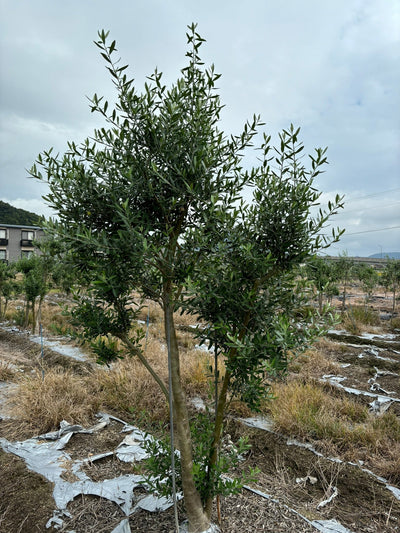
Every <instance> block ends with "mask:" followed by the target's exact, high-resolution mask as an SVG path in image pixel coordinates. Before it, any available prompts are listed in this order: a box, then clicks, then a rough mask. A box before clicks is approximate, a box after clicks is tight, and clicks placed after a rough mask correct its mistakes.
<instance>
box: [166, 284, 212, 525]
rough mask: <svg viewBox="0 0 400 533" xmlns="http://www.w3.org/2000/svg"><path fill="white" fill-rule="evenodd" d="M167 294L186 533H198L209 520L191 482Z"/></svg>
mask: <svg viewBox="0 0 400 533" xmlns="http://www.w3.org/2000/svg"><path fill="white" fill-rule="evenodd" d="M170 296H171V291H169V290H167V291H165V292H164V302H163V303H164V327H165V337H166V340H167V345H168V356H169V357H170V358H171V360H170V361H171V362H170V364H171V367H170V368H171V381H172V396H173V412H174V418H175V421H174V426H175V430H176V435H177V437H178V448H179V451H180V454H181V468H182V487H183V495H184V498H185V507H186V512H187V517H188V521H189V533H201V532H202V531H206V530H207V529H208V528H209V527H210V520H209V518H208V517H207V515H206V513H205V512H204V510H203V505H202V502H201V497H200V494H199V492H198V490H197V489H196V486H195V482H194V479H193V454H192V437H191V433H190V425H189V415H188V411H187V405H186V398H185V393H184V391H183V388H182V383H181V378H180V362H179V348H178V343H177V339H176V332H175V326H174V317H173V308H172V305H171V303H170Z"/></svg>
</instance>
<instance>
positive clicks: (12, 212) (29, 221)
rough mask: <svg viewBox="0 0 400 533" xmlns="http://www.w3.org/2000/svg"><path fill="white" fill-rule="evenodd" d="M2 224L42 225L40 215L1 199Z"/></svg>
mask: <svg viewBox="0 0 400 533" xmlns="http://www.w3.org/2000/svg"><path fill="white" fill-rule="evenodd" d="M0 224H15V225H16V226H19V225H21V226H40V216H39V215H36V214H35V213H30V212H29V211H25V209H18V208H17V207H13V206H12V205H10V204H7V203H6V202H2V201H1V200H0Z"/></svg>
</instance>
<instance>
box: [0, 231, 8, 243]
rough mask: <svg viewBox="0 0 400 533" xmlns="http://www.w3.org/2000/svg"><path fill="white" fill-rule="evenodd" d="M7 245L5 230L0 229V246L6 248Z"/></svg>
mask: <svg viewBox="0 0 400 533" xmlns="http://www.w3.org/2000/svg"><path fill="white" fill-rule="evenodd" d="M7 244H8V239H7V230H6V229H3V228H2V229H0V246H7Z"/></svg>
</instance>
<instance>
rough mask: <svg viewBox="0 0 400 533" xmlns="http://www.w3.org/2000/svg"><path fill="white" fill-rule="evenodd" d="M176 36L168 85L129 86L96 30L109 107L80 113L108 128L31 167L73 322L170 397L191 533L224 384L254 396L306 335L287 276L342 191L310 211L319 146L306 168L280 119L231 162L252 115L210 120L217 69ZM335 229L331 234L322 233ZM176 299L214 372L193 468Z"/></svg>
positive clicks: (246, 139) (203, 510) (205, 517)
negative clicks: (113, 99) (147, 343)
mask: <svg viewBox="0 0 400 533" xmlns="http://www.w3.org/2000/svg"><path fill="white" fill-rule="evenodd" d="M187 38H188V44H189V46H188V52H187V54H186V55H187V58H188V65H187V66H186V67H185V68H183V70H182V72H181V77H180V78H179V79H178V80H177V81H176V83H175V84H173V85H172V86H171V87H170V88H167V87H166V86H165V85H164V84H163V82H162V75H161V74H160V73H159V72H158V71H155V72H154V74H153V75H151V76H150V77H149V78H148V82H147V83H146V84H145V86H144V90H143V92H141V93H139V92H137V91H136V89H135V86H134V81H133V80H132V79H129V78H128V77H127V74H126V72H125V71H126V68H127V66H125V65H123V66H121V65H120V63H119V60H118V58H117V59H115V53H116V43H115V41H113V42H111V43H110V44H108V34H107V33H106V32H104V31H101V32H99V40H98V41H97V42H96V45H97V46H98V47H99V48H100V50H101V54H102V56H103V58H104V60H105V61H106V66H107V68H108V70H109V72H110V74H111V77H112V80H113V83H114V85H115V88H116V90H117V95H118V99H117V103H116V106H115V107H114V108H113V109H109V105H108V103H107V102H105V101H103V99H102V98H100V97H98V96H97V95H94V97H93V98H92V100H91V109H92V111H94V112H98V113H100V114H101V115H102V116H103V117H104V120H105V123H106V127H104V128H101V129H98V130H95V132H94V137H93V139H86V140H85V141H84V142H83V143H81V144H79V145H77V144H75V143H74V142H71V143H69V149H68V151H67V152H66V153H65V154H64V155H62V156H58V155H53V153H52V151H51V150H49V151H45V152H43V153H42V154H40V155H39V156H38V159H37V162H36V164H35V165H34V166H33V168H32V170H31V175H32V176H35V177H37V178H38V179H40V180H45V181H47V182H48V184H49V189H50V192H49V194H48V195H47V197H46V199H47V201H48V203H49V204H50V205H51V206H52V207H53V209H55V210H56V211H57V213H58V221H57V223H54V224H50V225H49V227H48V232H50V233H53V235H55V236H56V237H57V238H58V239H59V240H60V241H62V242H63V247H64V249H65V250H67V253H66V257H67V258H68V261H69V263H70V264H71V265H73V268H74V272H75V274H76V276H77V280H78V283H79V285H80V286H81V287H84V290H82V291H81V292H80V293H78V295H77V297H78V306H77V308H76V310H75V312H74V316H75V319H77V320H79V321H80V323H81V325H82V327H83V328H84V331H85V332H86V334H87V336H88V337H89V338H96V337H97V336H99V335H112V336H114V337H117V338H119V339H120V340H121V341H122V342H123V343H124V345H125V347H126V349H127V350H128V352H129V353H130V354H131V355H132V356H134V357H138V358H139V359H140V361H141V362H142V363H143V365H145V367H146V368H147V370H148V371H149V372H150V374H151V375H152V377H153V378H154V380H155V381H156V383H157V384H158V386H159V387H160V388H161V390H162V391H163V393H164V394H165V397H166V400H167V401H168V402H169V404H170V407H171V415H173V420H174V425H175V432H176V436H177V447H178V448H179V451H180V454H179V457H180V468H181V471H180V477H181V483H182V490H183V494H184V501H185V506H186V512H187V515H188V520H189V531H191V532H198V531H204V530H207V528H208V527H209V525H210V518H211V509H212V501H213V498H214V496H215V494H217V493H218V492H219V491H222V490H224V487H221V485H220V484H219V483H218V479H217V477H218V473H219V469H218V465H219V463H218V449H219V443H220V440H221V435H222V428H223V419H224V412H225V407H226V404H227V400H228V398H229V395H232V394H238V395H240V396H241V397H242V398H243V399H244V400H245V401H247V402H248V403H249V405H252V406H254V407H257V404H258V401H259V399H260V397H261V395H262V394H263V392H264V390H265V379H266V376H268V375H269V374H271V373H273V372H276V371H279V370H281V369H283V368H285V366H286V361H287V358H288V353H289V352H291V353H295V352H296V351H297V350H301V349H302V348H303V347H304V346H305V345H306V344H307V343H308V342H309V341H310V340H311V337H312V336H313V335H314V334H315V333H316V332H317V330H318V327H319V325H317V324H313V323H312V320H313V318H312V317H307V316H306V317H304V316H303V318H302V314H301V312H300V309H301V305H302V302H303V301H304V300H303V294H302V291H301V288H300V287H299V285H298V282H297V278H296V272H297V267H298V265H299V264H300V263H301V262H303V261H305V260H306V258H308V257H309V256H310V255H313V254H315V253H316V252H317V251H318V250H319V249H321V248H323V247H325V246H328V244H329V238H327V237H326V236H324V235H321V231H322V228H323V227H324V226H325V225H326V223H327V221H328V219H329V217H330V216H331V214H333V213H334V212H335V211H336V209H337V208H338V207H339V205H340V203H341V199H340V198H336V199H335V200H334V202H333V203H332V204H329V205H328V207H327V209H326V210H325V211H322V210H320V211H319V215H318V216H316V217H314V218H313V217H311V216H310V208H311V206H313V205H315V204H317V203H318V199H319V196H320V193H319V192H318V191H317V189H316V187H315V183H314V180H315V178H316V177H317V175H318V174H319V173H320V172H321V167H323V165H324V164H325V163H326V154H325V149H320V148H319V149H317V150H316V151H315V153H314V154H313V155H311V156H310V158H311V159H310V167H309V169H307V168H306V167H305V165H304V163H303V160H302V150H303V145H302V144H301V143H300V142H299V140H298V136H299V129H295V128H294V127H293V126H291V127H290V128H289V129H288V130H285V131H283V132H282V133H281V134H280V138H279V145H278V147H277V148H276V149H274V148H273V147H272V146H271V139H270V137H269V136H264V142H263V143H262V146H261V147H260V149H261V154H262V157H261V161H260V164H259V166H257V167H256V168H253V169H251V170H244V168H243V167H244V163H243V157H244V152H245V150H246V149H247V148H248V147H250V146H251V144H252V141H253V139H254V136H255V134H256V132H257V131H258V128H259V126H260V125H261V122H260V119H259V117H257V116H255V117H253V119H252V121H250V122H248V123H246V124H245V126H244V128H243V131H242V133H241V134H240V135H237V136H226V135H225V134H224V133H223V132H222V131H220V129H219V127H218V122H219V120H220V114H221V109H222V104H221V101H220V99H219V96H218V93H217V90H216V82H217V80H218V78H219V75H218V74H216V73H215V71H214V68H213V67H210V68H206V67H204V65H203V63H202V62H201V60H200V57H199V49H200V46H201V45H202V42H203V41H204V40H203V39H202V38H201V37H200V36H199V35H198V33H197V32H196V26H195V25H192V26H191V27H190V28H189V31H188V33H187ZM244 187H250V188H251V190H252V191H253V202H250V203H247V204H246V203H245V202H244V201H243V200H242V197H243V190H244ZM336 238H337V233H335V231H333V232H332V235H331V237H330V239H331V240H335V239H336ZM134 291H135V293H138V294H140V296H141V297H142V298H149V299H152V300H154V301H155V302H157V303H158V304H159V305H160V306H161V307H162V309H163V313H164V328H165V339H166V344H167V347H168V365H169V382H168V383H165V382H164V381H163V380H162V378H161V377H160V376H159V375H158V374H157V373H156V372H155V370H154V369H153V368H152V366H151V365H150V363H149V362H148V361H147V359H146V357H145V354H144V353H143V351H142V350H141V348H140V339H141V334H140V332H137V330H136V329H135V323H136V321H135V317H136V313H137V309H138V307H139V305H140V302H137V301H134V299H133V296H132V295H133V293H134ZM179 310H180V311H186V312H190V313H195V314H196V315H198V316H200V317H201V318H202V319H203V320H204V323H205V324H206V327H205V328H204V329H201V330H199V331H198V336H199V337H200V338H201V340H202V341H208V342H209V343H210V345H212V346H214V347H216V352H217V357H218V358H221V359H224V362H225V367H226V371H225V373H224V374H223V375H221V376H220V378H219V380H220V386H219V388H218V401H217V405H216V412H215V413H214V414H212V413H210V424H211V426H210V427H211V431H209V432H208V433H207V434H209V441H208V446H206V447H203V451H204V453H203V454H202V459H201V461H200V463H199V460H198V458H197V455H196V454H195V453H194V448H193V435H192V427H191V424H190V420H189V413H188V405H187V400H186V397H185V392H184V388H183V386H182V382H181V378H180V364H181V354H180V351H179V347H178V342H177V336H176V329H175V322H174V320H175V319H174V313H175V312H176V311H179ZM97 350H98V355H99V358H100V359H101V358H102V359H103V360H107V359H108V358H110V357H111V356H112V353H111V352H110V349H109V347H107V346H106V345H105V344H104V343H100V344H97ZM216 376H217V378H218V374H217V373H216ZM225 488H226V487H225Z"/></svg>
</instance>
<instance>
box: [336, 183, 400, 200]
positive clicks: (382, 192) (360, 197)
mask: <svg viewBox="0 0 400 533" xmlns="http://www.w3.org/2000/svg"><path fill="white" fill-rule="evenodd" d="M395 191H400V187H396V188H395V189H387V190H386V191H380V192H375V193H372V194H366V195H364V196H358V197H357V198H351V197H350V198H349V200H348V201H349V203H350V202H358V201H359V200H364V198H373V197H374V196H380V195H381V194H386V193H387V192H395ZM344 202H345V203H346V194H345V198H344Z"/></svg>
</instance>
